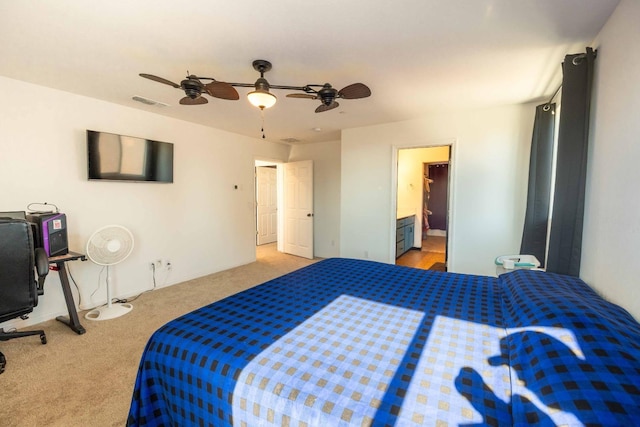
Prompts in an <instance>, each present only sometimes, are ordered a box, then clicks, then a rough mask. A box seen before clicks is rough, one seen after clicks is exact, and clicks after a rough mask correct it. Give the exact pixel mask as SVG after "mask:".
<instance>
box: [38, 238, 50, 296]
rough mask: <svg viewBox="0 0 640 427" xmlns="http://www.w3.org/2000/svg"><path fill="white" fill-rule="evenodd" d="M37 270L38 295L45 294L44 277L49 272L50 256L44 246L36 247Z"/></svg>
mask: <svg viewBox="0 0 640 427" xmlns="http://www.w3.org/2000/svg"><path fill="white" fill-rule="evenodd" d="M35 258H36V272H37V273H38V295H42V294H44V279H45V278H46V277H47V274H49V258H48V257H47V253H46V252H45V251H44V249H42V248H36V250H35Z"/></svg>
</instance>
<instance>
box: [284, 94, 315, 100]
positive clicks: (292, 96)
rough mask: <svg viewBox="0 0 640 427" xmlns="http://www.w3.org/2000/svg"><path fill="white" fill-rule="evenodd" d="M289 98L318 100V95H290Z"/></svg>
mask: <svg viewBox="0 0 640 427" xmlns="http://www.w3.org/2000/svg"><path fill="white" fill-rule="evenodd" d="M287 98H303V99H318V95H312V94H310V93H289V94H287Z"/></svg>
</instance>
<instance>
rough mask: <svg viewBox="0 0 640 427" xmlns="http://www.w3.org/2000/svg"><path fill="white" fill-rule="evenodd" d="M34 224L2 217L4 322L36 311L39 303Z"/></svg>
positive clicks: (0, 306) (0, 301) (0, 310)
mask: <svg viewBox="0 0 640 427" xmlns="http://www.w3.org/2000/svg"><path fill="white" fill-rule="evenodd" d="M34 262H35V261H34V248H33V237H32V235H31V226H30V225H29V223H28V222H27V221H25V220H22V219H4V218H3V219H0V322H4V321H6V320H10V319H14V318H16V317H19V316H22V315H24V314H27V313H30V312H31V311H33V307H34V306H35V305H36V304H37V303H38V292H37V287H36V281H35V273H34Z"/></svg>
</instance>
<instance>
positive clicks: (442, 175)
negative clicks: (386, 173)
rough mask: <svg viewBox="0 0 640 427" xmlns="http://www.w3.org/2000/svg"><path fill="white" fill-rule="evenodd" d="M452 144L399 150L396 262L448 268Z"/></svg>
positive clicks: (445, 269)
mask: <svg viewBox="0 0 640 427" xmlns="http://www.w3.org/2000/svg"><path fill="white" fill-rule="evenodd" d="M450 158H451V147H450V146H449V145H446V146H439V147H421V148H407V149H400V150H398V177H397V178H398V179H397V183H398V188H397V202H396V264H398V265H405V266H409V267H415V268H421V269H425V270H438V271H447V253H448V240H449V239H448V234H449V232H448V229H449V205H450V204H449V182H450V179H449V163H450Z"/></svg>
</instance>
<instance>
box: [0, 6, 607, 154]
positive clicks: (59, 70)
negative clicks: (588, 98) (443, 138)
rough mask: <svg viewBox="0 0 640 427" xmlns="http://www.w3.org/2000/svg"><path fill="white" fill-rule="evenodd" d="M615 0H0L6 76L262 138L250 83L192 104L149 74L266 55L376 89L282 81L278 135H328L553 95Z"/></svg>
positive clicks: (327, 78)
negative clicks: (351, 96) (329, 94)
mask: <svg viewBox="0 0 640 427" xmlns="http://www.w3.org/2000/svg"><path fill="white" fill-rule="evenodd" d="M618 2H619V0H404V1H399V2H392V1H388V0H349V1H344V0H325V1H315V2H309V1H300V0H270V1H249V0H236V1H222V0H190V1H189V2H176V1H175V0H135V1H131V0H112V1H97V0H95V1H87V0H56V1H49V2H42V1H39V0H21V1H15V0H0V40H1V42H0V75H3V76H6V77H9V78H13V79H18V80H23V81H27V82H32V83H35V84H38V85H42V86H48V87H51V88H56V89H60V90H63V91H67V92H72V93H76V94H80V95H84V96H88V97H92V98H97V99H101V100H105V101H109V102H113V103H116V104H121V105H125V106H129V107H132V108H137V109H142V110H147V111H151V112H154V113H157V114H161V115H166V116H170V117H175V118H178V119H182V120H187V121H191V122H195V123H200V124H202V125H205V126H210V127H214V128H217V129H222V130H226V131H229V132H234V133H238V134H242V135H247V136H250V137H255V138H260V137H261V136H262V133H261V131H260V129H261V126H262V119H261V115H260V111H259V110H258V109H257V108H255V107H252V106H251V105H250V104H249V103H248V101H247V100H246V96H245V95H246V93H247V92H249V91H250V90H251V89H247V88H238V92H239V93H240V100H238V101H228V100H221V99H215V98H209V103H208V104H206V105H195V106H183V105H179V104H178V101H179V100H180V98H182V97H183V96H184V94H183V92H181V91H180V90H178V89H174V88H172V87H171V86H168V85H163V84H160V83H157V82H154V81H151V80H147V79H144V78H141V77H139V76H138V74H139V73H148V74H154V75H157V76H160V77H163V78H166V79H168V80H171V81H173V82H176V83H180V81H181V80H182V79H183V78H184V77H185V76H186V75H187V71H189V73H191V74H196V75H199V76H207V77H214V78H215V79H217V80H220V81H227V82H239V83H253V82H255V80H256V79H257V78H258V77H259V73H258V72H256V71H255V70H254V69H253V68H252V66H251V64H252V61H253V60H255V59H266V60H269V61H270V62H271V63H272V64H273V69H272V70H271V71H269V72H267V73H266V74H265V78H266V79H267V80H268V81H269V82H270V83H271V84H275V85H291V86H304V85H305V84H323V83H326V82H328V83H331V84H332V85H333V86H334V87H335V88H337V89H340V88H342V87H344V86H347V85H349V84H351V83H356V82H362V83H364V84H366V85H367V86H369V87H370V88H371V91H372V95H371V97H369V98H364V99H358V100H345V99H340V100H338V101H339V102H340V107H339V108H336V109H333V110H330V111H327V112H323V113H315V112H314V110H315V108H316V107H317V106H318V105H320V101H318V100H308V99H293V98H286V94H287V93H293V92H290V91H285V90H275V89H273V90H272V92H273V93H274V94H275V95H276V96H277V97H278V102H277V104H276V105H275V106H274V107H272V108H270V109H268V110H265V111H264V131H265V135H266V139H267V140H269V141H274V142H280V141H282V140H293V141H292V143H310V142H321V141H331V140H338V139H339V138H340V131H341V130H342V129H347V128H353V127H360V126H369V125H374V124H379V123H389V122H395V121H401V120H408V119H412V118H416V117H420V116H423V115H425V114H429V113H430V112H434V111H443V110H450V109H467V108H483V107H489V106H494V105H504V104H513V103H523V102H529V101H533V100H539V99H544V98H548V97H550V96H551V95H552V94H553V93H554V91H555V90H556V89H557V87H558V85H559V83H560V79H561V70H560V63H561V61H562V59H563V57H564V55H565V54H567V53H578V52H581V51H584V47H585V46H588V45H589V44H590V43H591V42H592V41H593V39H594V37H595V36H596V35H597V34H598V32H599V31H600V29H601V28H602V26H603V25H604V23H605V22H606V20H607V19H608V17H609V16H610V15H611V13H612V12H613V10H614V9H615V7H616V6H617V4H618ZM133 96H141V97H144V98H148V99H152V100H155V101H159V102H162V103H165V104H167V105H168V106H149V105H145V104H142V103H139V102H136V101H133V100H132V97H133ZM318 129H319V131H318ZM105 130H106V129H105Z"/></svg>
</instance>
